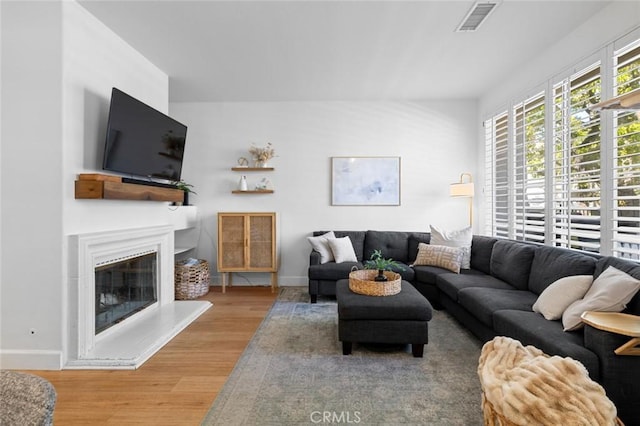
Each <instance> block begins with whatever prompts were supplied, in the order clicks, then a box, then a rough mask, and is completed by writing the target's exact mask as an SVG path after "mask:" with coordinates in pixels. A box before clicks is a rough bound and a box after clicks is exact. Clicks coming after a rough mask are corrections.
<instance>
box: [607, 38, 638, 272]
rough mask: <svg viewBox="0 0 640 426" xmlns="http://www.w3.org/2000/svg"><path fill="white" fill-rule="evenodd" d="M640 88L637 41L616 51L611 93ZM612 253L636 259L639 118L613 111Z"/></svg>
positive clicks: (622, 92)
mask: <svg viewBox="0 0 640 426" xmlns="http://www.w3.org/2000/svg"><path fill="white" fill-rule="evenodd" d="M638 88H640V41H638V42H636V43H634V44H632V45H630V46H627V47H626V48H624V49H621V50H620V51H619V52H616V54H615V57H614V88H613V89H614V90H613V94H614V96H618V95H622V94H625V93H627V92H630V91H631V90H634V89H638ZM613 114H614V115H613V248H612V250H613V255H614V256H617V257H624V258H630V259H635V260H640V118H639V117H638V115H639V114H640V113H639V112H636V111H615V112H614V113H613Z"/></svg>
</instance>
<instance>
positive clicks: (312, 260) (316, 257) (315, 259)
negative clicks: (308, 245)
mask: <svg viewBox="0 0 640 426" xmlns="http://www.w3.org/2000/svg"><path fill="white" fill-rule="evenodd" d="M319 264H320V253H318V252H317V251H315V250H311V253H309V266H311V265H319Z"/></svg>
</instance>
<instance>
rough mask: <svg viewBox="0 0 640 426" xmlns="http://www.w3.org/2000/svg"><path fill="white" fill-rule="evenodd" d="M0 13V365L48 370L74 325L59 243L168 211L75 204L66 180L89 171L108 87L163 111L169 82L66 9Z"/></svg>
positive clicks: (62, 5)
mask: <svg viewBox="0 0 640 426" xmlns="http://www.w3.org/2000/svg"><path fill="white" fill-rule="evenodd" d="M0 7H1V8H2V14H1V17H2V38H1V40H2V73H1V77H2V111H3V116H2V140H3V142H4V144H3V145H2V156H1V161H2V163H1V166H2V167H1V183H2V191H1V196H0V197H1V202H2V206H3V207H4V208H3V210H2V217H1V221H2V222H1V223H2V226H1V236H2V245H1V248H2V252H1V261H2V265H3V268H2V275H1V280H0V288H1V290H0V291H1V292H2V293H1V302H0V303H1V309H2V311H1V312H0V320H1V323H2V325H1V335H0V363H1V365H2V367H3V368H20V369H58V368H61V366H62V364H63V363H64V360H65V356H66V355H65V348H66V341H67V337H66V334H67V329H68V323H72V322H73V321H71V318H70V314H69V310H68V306H69V303H68V300H67V297H68V294H69V292H68V288H69V286H71V285H75V281H74V277H71V276H69V274H68V271H67V267H68V266H67V263H68V260H67V255H68V253H67V252H68V244H67V238H68V235H71V234H76V233H83V232H93V231H102V230H108V229H123V228H134V227H142V226H150V225H159V224H168V223H169V222H170V216H171V210H170V208H169V203H158V202H145V201H108V200H75V199H74V181H75V179H76V176H77V174H78V173H83V172H100V168H101V167H100V163H101V157H102V144H103V140H104V134H105V129H106V123H107V115H108V108H109V97H110V93H111V88H112V86H116V87H119V88H121V89H122V90H125V91H128V92H129V93H131V94H132V95H133V96H135V97H138V98H139V99H141V100H143V101H144V102H146V103H148V104H150V105H152V106H154V107H155V108H157V109H159V110H161V111H167V109H168V76H167V75H166V74H165V73H163V72H162V71H160V70H159V69H158V68H157V67H156V66H154V65H153V64H151V63H150V62H149V61H148V60H146V59H145V58H144V57H142V55H140V54H139V53H138V52H136V51H135V50H134V49H133V48H132V47H131V46H129V45H128V44H127V43H126V42H124V41H123V40H122V39H120V38H119V37H118V36H116V35H115V34H114V33H112V32H111V31H110V30H109V29H107V28H106V27H105V26H104V25H103V24H102V23H100V22H99V21H98V20H96V19H95V18H94V17H93V16H92V15H90V14H89V13H88V12H86V10H85V9H83V8H82V7H81V6H79V5H78V4H77V3H75V2H71V1H60V2H59V1H54V2H1V3H0ZM7 111H9V113H7ZM7 141H11V143H10V144H8V143H7ZM7 206H11V208H7ZM32 329H33V330H35V334H30V330H32Z"/></svg>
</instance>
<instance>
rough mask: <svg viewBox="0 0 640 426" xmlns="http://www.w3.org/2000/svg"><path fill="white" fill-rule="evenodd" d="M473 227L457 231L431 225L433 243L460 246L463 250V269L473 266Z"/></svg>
mask: <svg viewBox="0 0 640 426" xmlns="http://www.w3.org/2000/svg"><path fill="white" fill-rule="evenodd" d="M472 238H473V229H471V227H470V226H469V227H467V228H463V229H458V230H456V231H443V230H441V229H438V228H436V227H435V226H433V225H431V244H433V245H435V246H447V247H460V248H461V249H462V252H463V256H462V265H461V266H460V267H461V268H462V269H469V268H471V239H472Z"/></svg>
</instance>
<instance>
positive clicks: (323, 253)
mask: <svg viewBox="0 0 640 426" xmlns="http://www.w3.org/2000/svg"><path fill="white" fill-rule="evenodd" d="M335 237H336V236H335V234H334V233H333V231H329V232H327V233H326V234H322V235H319V236H317V237H307V241H309V244H311V247H312V248H313V249H314V250H315V251H317V252H318V253H319V254H320V263H327V262H331V261H332V260H334V258H333V252H332V251H331V247H329V241H328V240H329V239H330V238H335Z"/></svg>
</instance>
